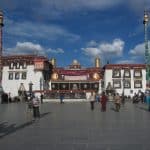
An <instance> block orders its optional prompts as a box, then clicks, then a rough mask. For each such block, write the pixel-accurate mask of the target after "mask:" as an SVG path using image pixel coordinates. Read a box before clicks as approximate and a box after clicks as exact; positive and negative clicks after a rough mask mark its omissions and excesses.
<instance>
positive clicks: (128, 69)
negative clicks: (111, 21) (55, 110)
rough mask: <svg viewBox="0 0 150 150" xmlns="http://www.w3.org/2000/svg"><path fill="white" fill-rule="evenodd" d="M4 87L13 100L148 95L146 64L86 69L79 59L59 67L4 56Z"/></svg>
mask: <svg viewBox="0 0 150 150" xmlns="http://www.w3.org/2000/svg"><path fill="white" fill-rule="evenodd" d="M2 62H3V70H2V87H3V91H4V92H5V93H7V94H8V93H9V94H11V96H12V97H15V96H18V95H20V94H22V93H24V92H27V93H29V92H34V93H35V94H37V95H38V96H40V94H41V93H42V94H44V96H45V97H46V98H48V99H58V98H59V96H60V94H63V95H64V97H65V99H85V98H87V96H88V95H89V94H90V93H91V92H92V91H94V92H96V93H99V94H100V93H102V91H106V93H107V94H113V93H114V92H115V93H116V92H117V93H119V94H120V95H121V94H124V95H126V96H131V97H132V96H133V95H134V93H138V92H139V91H142V92H145V90H146V89H147V88H148V85H146V66H145V64H107V65H105V66H104V67H101V64H100V59H99V58H95V65H93V66H91V67H83V66H82V65H81V64H80V63H79V62H78V61H77V60H73V62H72V63H71V64H70V65H68V66H67V67H59V66H57V65H56V60H55V59H54V58H52V59H51V60H49V59H48V58H47V57H44V56H37V55H13V56H4V57H3V61H2Z"/></svg>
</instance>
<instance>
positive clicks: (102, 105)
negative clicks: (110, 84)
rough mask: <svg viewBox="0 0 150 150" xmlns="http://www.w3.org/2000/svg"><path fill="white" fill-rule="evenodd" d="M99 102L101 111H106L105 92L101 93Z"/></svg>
mask: <svg viewBox="0 0 150 150" xmlns="http://www.w3.org/2000/svg"><path fill="white" fill-rule="evenodd" d="M100 103H101V111H106V103H107V96H106V95H105V92H103V93H102V96H101V101H100Z"/></svg>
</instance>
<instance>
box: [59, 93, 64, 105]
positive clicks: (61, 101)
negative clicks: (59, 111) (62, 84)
mask: <svg viewBox="0 0 150 150" xmlns="http://www.w3.org/2000/svg"><path fill="white" fill-rule="evenodd" d="M60 104H64V94H63V93H61V94H60Z"/></svg>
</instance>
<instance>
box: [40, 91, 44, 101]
mask: <svg viewBox="0 0 150 150" xmlns="http://www.w3.org/2000/svg"><path fill="white" fill-rule="evenodd" d="M40 98H41V104H43V98H44V96H43V94H42V93H41V96H40Z"/></svg>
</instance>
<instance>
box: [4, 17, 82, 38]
mask: <svg viewBox="0 0 150 150" xmlns="http://www.w3.org/2000/svg"><path fill="white" fill-rule="evenodd" d="M5 24H6V25H5V28H4V30H5V32H6V33H7V34H8V35H11V36H17V37H19V38H20V37H21V38H26V39H36V38H37V39H47V40H57V39H59V38H63V39H65V40H68V41H76V40H78V39H80V36H79V35H76V34H73V33H70V32H69V31H67V30H66V29H64V28H62V27H61V26H58V25H53V24H40V23H36V22H27V21H26V22H14V21H12V20H10V19H8V18H6V19H5Z"/></svg>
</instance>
